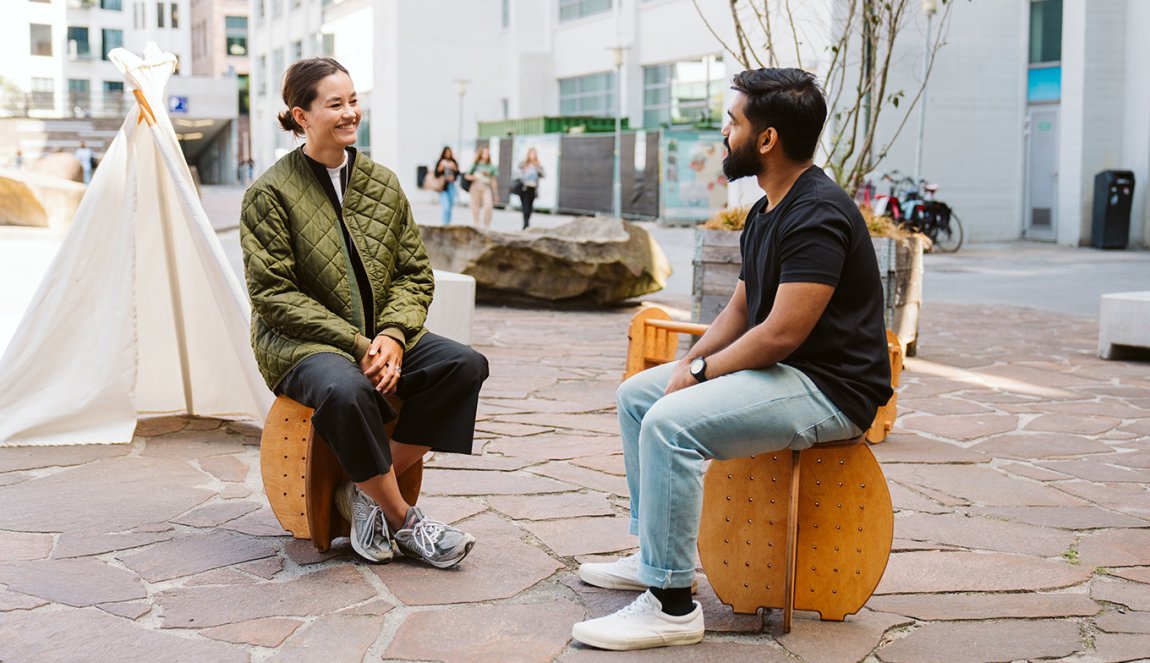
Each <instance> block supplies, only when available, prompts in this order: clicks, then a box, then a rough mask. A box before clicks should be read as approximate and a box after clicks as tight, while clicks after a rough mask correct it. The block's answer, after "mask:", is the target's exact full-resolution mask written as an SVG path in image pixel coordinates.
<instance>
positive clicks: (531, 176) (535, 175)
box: [518, 147, 543, 230]
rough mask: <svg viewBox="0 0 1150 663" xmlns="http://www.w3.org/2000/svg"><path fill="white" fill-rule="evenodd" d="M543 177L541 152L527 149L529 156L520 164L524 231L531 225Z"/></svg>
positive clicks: (520, 195)
mask: <svg viewBox="0 0 1150 663" xmlns="http://www.w3.org/2000/svg"><path fill="white" fill-rule="evenodd" d="M540 177H543V164H541V163H539V152H537V151H536V150H535V148H534V147H531V148H528V149H527V156H526V157H525V158H524V159H523V162H522V163H520V164H519V187H518V188H519V191H518V194H519V202H520V203H522V205H523V229H524V230H527V226H528V225H529V224H530V223H531V212H533V211H534V210H535V197H536V196H537V195H538V193H539V178H540Z"/></svg>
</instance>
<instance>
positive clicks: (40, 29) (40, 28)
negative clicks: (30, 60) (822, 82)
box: [28, 23, 52, 55]
mask: <svg viewBox="0 0 1150 663" xmlns="http://www.w3.org/2000/svg"><path fill="white" fill-rule="evenodd" d="M28 36H29V37H30V38H31V45H32V55H52V26H50V25H44V24H42V23H30V24H29V25H28Z"/></svg>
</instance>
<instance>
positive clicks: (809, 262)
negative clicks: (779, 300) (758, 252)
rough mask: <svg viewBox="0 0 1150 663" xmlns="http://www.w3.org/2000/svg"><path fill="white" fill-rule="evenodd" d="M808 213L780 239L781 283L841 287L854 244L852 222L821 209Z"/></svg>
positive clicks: (792, 224)
mask: <svg viewBox="0 0 1150 663" xmlns="http://www.w3.org/2000/svg"><path fill="white" fill-rule="evenodd" d="M804 211H805V212H806V213H805V214H803V215H802V216H800V217H798V218H796V219H794V222H793V223H788V224H787V226H788V227H787V228H786V229H784V230H783V232H782V233H781V236H780V238H779V239H780V241H779V267H780V269H779V283H823V284H826V285H829V286H836V287H837V286H838V284H839V276H840V275H841V274H842V271H843V263H844V261H845V260H846V255H847V247H848V246H849V244H850V221H849V220H848V219H846V218H845V217H844V216H843V215H842V214H841V213H836V212H835V211H834V210H831V209H827V208H825V207H822V206H821V205H820V206H816V207H814V208H813V209H811V210H809V211H808V210H804ZM796 216H798V215H796Z"/></svg>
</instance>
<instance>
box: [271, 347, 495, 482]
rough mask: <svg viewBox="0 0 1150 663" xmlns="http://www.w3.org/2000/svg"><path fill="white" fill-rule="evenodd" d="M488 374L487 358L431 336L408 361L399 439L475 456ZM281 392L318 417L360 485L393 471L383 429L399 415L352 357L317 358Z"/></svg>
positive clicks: (290, 376) (292, 374) (399, 391)
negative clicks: (478, 414) (479, 411)
mask: <svg viewBox="0 0 1150 663" xmlns="http://www.w3.org/2000/svg"><path fill="white" fill-rule="evenodd" d="M487 374H488V368H487V358H486V357H484V356H483V355H482V354H480V353H478V352H476V351H475V350H472V349H471V348H469V347H467V346H466V345H463V344H461V343H457V342H455V341H453V340H451V339H449V338H444V337H442V336H437V335H435V334H432V333H430V332H428V333H426V334H424V335H423V338H421V339H419V342H418V343H416V344H415V346H414V347H412V348H411V349H410V350H408V351H407V352H405V353H404V355H403V374H402V375H401V376H400V378H399V384H398V386H397V388H396V395H397V396H398V397H399V398H400V399H401V400H402V401H403V407H402V412H400V413H398V417H399V421H398V422H397V423H396V425H395V439H396V440H397V441H398V442H403V443H407V444H417V445H425V446H429V447H431V448H432V449H434V450H436V451H444V452H448V453H463V454H469V453H471V448H472V444H473V443H474V438H475V413H476V410H477V408H478V406H479V388H480V387H481V386H482V385H483V381H484V380H486V379H487ZM277 391H278V392H279V393H282V394H284V395H285V396H287V397H289V398H292V399H294V400H296V401H299V402H300V403H302V404H304V405H306V406H308V407H310V408H313V409H314V410H315V412H314V413H313V414H312V425H313V426H315V429H316V431H318V432H319V434H320V435H322V436H323V438H324V439H325V440H327V443H328V444H329V445H330V446H331V448H332V450H333V451H334V452H335V455H336V457H337V458H339V463H340V465H341V466H342V467H343V470H344V472H346V473H347V474H348V476H350V477H351V479H352V481H357V482H359V481H366V480H368V479H370V478H372V477H374V476H376V475H379V474H386V473H387V472H388V471H389V470H390V469H391V446H390V443H389V439H388V436H387V432H386V431H385V430H384V428H383V427H384V424H386V423H388V422H390V421H391V420H393V419H395V418H396V416H397V413H396V411H395V409H394V408H393V407H392V406H391V404H390V403H388V402H387V401H386V400H385V399H384V398H383V396H381V395H380V394H379V393H378V392H376V391H375V387H373V386H372V384H371V380H369V379H368V378H367V376H366V375H364V374H363V371H362V370H360V368H359V366H358V365H356V364H355V363H354V362H352V361H350V360H349V359H348V358H347V357H344V356H342V355H338V354H334V353H330V352H324V353H321V354H317V355H312V356H311V357H308V358H307V359H304V360H303V361H301V362H300V363H299V364H297V365H296V366H295V367H294V368H292V369H291V370H290V371H288V373H287V375H285V376H284V378H283V380H281V381H280V384H279V388H278V390H277Z"/></svg>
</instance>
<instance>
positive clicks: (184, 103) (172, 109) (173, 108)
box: [168, 95, 188, 114]
mask: <svg viewBox="0 0 1150 663" xmlns="http://www.w3.org/2000/svg"><path fill="white" fill-rule="evenodd" d="M168 112H169V113H185V114H186V113H187V112H188V98H187V97H177V96H176V95H171V96H169V97H168Z"/></svg>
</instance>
